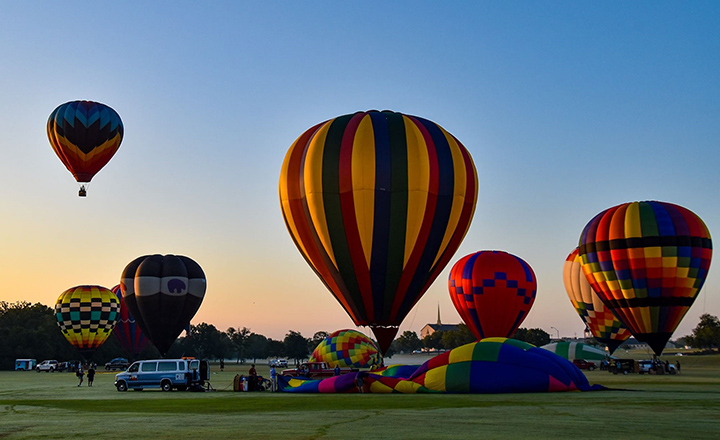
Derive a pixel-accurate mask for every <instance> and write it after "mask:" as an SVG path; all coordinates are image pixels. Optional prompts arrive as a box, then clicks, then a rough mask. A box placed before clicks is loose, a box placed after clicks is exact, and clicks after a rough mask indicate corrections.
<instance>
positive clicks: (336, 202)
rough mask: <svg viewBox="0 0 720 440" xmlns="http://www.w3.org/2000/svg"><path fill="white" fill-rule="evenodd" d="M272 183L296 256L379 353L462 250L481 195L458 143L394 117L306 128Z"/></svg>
mask: <svg viewBox="0 0 720 440" xmlns="http://www.w3.org/2000/svg"><path fill="white" fill-rule="evenodd" d="M279 186H280V204H281V208H282V212H283V217H284V219H285V224H286V225H287V229H288V231H289V233H290V235H291V236H292V238H293V241H294V242H295V244H296V246H297V248H298V250H299V251H300V252H301V253H302V255H303V256H304V257H305V260H306V261H307V262H308V264H309V265H310V266H311V267H312V269H313V270H314V271H315V273H316V274H317V275H318V276H319V277H320V279H321V280H322V281H323V283H324V284H325V285H326V286H327V288H328V289H329V290H330V291H331V292H332V294H333V295H334V296H335V298H336V299H337V300H338V302H340V304H341V305H342V307H343V308H344V309H345V311H346V312H347V313H348V315H350V317H351V318H352V320H353V322H354V323H355V324H356V325H360V326H365V325H367V326H370V328H371V329H372V331H373V333H374V334H375V337H376V338H377V341H378V345H379V348H380V350H381V351H383V352H384V351H386V350H387V349H388V348H389V346H390V343H391V342H392V340H393V338H394V337H395V335H396V334H397V331H398V326H399V325H400V324H401V323H402V321H403V319H404V318H405V317H406V316H407V314H408V313H409V311H410V310H411V309H412V308H413V306H414V305H415V304H416V303H417V301H418V300H419V299H420V297H421V296H422V295H423V294H424V293H425V291H426V290H427V289H428V288H429V287H430V285H431V284H432V282H433V281H434V280H435V278H436V277H437V276H438V275H439V274H440V272H441V271H442V270H443V268H444V267H445V265H447V263H448V261H449V260H450V258H451V257H452V255H453V254H454V253H455V251H456V250H457V248H458V246H459V245H460V242H461V241H462V239H463V237H464V236H465V233H466V232H467V229H468V227H469V225H470V221H471V220H472V217H473V213H474V211H475V203H476V200H477V190H478V189H477V188H478V183H477V175H476V171H475V166H474V164H473V161H472V159H471V157H470V154H469V153H468V151H467V150H466V149H465V147H464V146H463V145H462V144H461V143H460V141H458V140H457V139H456V138H455V137H453V136H452V135H451V134H450V133H448V132H447V131H445V130H444V129H443V128H442V127H440V126H439V125H437V124H435V123H433V122H431V121H428V120H426V119H423V118H419V117H416V116H410V115H404V114H401V113H395V112H391V111H383V112H378V111H368V112H358V113H355V114H349V115H344V116H339V117H337V118H334V119H331V120H328V121H326V122H323V123H320V124H318V125H316V126H314V127H312V128H310V129H309V130H307V131H306V132H305V133H303V134H302V135H301V136H300V137H299V138H298V139H297V140H296V141H295V143H293V145H292V146H291V147H290V149H289V150H288V152H287V155H286V156H285V160H284V163H283V165H282V170H281V174H280V185H279Z"/></svg>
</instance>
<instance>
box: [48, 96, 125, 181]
mask: <svg viewBox="0 0 720 440" xmlns="http://www.w3.org/2000/svg"><path fill="white" fill-rule="evenodd" d="M47 134H48V139H49V140H50V145H51V146H52V148H53V150H54V151H55V154H57V155H58V157H59V158H60V160H61V161H62V163H63V164H64V165H65V167H66V168H67V169H68V170H69V171H70V172H71V173H72V175H73V176H74V177H75V180H77V181H78V182H90V181H91V180H92V178H93V176H94V175H95V174H96V173H97V172H98V171H100V169H101V168H102V167H104V166H105V164H107V163H108V161H109V160H110V159H111V158H112V156H113V155H114V154H115V152H116V151H117V150H118V148H120V142H122V138H123V124H122V121H121V120H120V116H119V115H118V114H117V113H116V112H115V110H113V109H112V108H110V107H108V106H106V105H105V104H100V103H99V102H93V101H71V102H66V103H65V104H62V105H60V106H59V107H58V108H56V109H55V110H54V111H53V112H52V113H51V114H50V117H49V118H48V122H47Z"/></svg>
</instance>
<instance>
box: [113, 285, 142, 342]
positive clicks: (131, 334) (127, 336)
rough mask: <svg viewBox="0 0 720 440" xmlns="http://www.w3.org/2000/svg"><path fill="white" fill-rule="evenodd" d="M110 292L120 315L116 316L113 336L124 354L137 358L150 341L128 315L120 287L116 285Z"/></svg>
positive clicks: (130, 315) (128, 311)
mask: <svg viewBox="0 0 720 440" xmlns="http://www.w3.org/2000/svg"><path fill="white" fill-rule="evenodd" d="M112 292H113V293H114V294H115V296H117V299H118V301H119V302H120V315H119V316H118V320H117V324H115V330H114V331H113V335H115V337H116V338H117V340H118V342H120V345H122V347H123V350H125V352H126V353H128V354H130V355H132V356H137V355H139V354H140V352H142V351H143V350H144V349H145V347H147V344H148V342H150V341H149V340H148V338H147V337H146V336H145V333H143V332H142V330H141V329H140V326H139V325H137V321H136V320H135V318H134V317H133V315H132V313H130V309H128V307H127V306H126V305H125V301H124V300H123V297H122V291H121V289H120V285H119V284H118V285H117V286H115V287H113V288H112Z"/></svg>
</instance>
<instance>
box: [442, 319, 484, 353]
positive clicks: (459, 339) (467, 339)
mask: <svg viewBox="0 0 720 440" xmlns="http://www.w3.org/2000/svg"><path fill="white" fill-rule="evenodd" d="M443 333H444V334H443V336H442V345H443V348H446V349H448V350H452V349H453V348H456V347H460V346H461V345H465V344H469V343H471V342H475V341H476V340H477V338H476V337H475V335H473V333H472V331H470V329H469V328H468V326H466V325H465V324H459V325H458V327H457V329H456V330H450V331H446V332H443Z"/></svg>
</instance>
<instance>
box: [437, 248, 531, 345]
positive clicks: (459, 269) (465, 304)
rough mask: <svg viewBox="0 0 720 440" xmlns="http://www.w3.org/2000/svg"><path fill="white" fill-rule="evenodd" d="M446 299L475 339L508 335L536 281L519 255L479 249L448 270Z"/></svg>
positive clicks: (515, 326) (519, 320)
mask: <svg viewBox="0 0 720 440" xmlns="http://www.w3.org/2000/svg"><path fill="white" fill-rule="evenodd" d="M448 287H449V290H450V299H451V300H452V302H453V305H454V306H455V308H456V309H457V311H458V313H459V314H460V317H461V318H462V319H463V321H465V324H466V325H467V326H468V328H469V329H470V330H471V331H472V332H473V334H474V335H475V337H476V338H478V340H482V339H484V338H489V337H504V338H509V337H511V336H512V335H513V334H514V333H515V330H517V329H518V327H519V326H520V324H521V323H522V322H523V320H524V319H525V318H526V317H527V314H528V312H530V308H531V307H532V305H533V302H535V294H536V292H537V281H536V280H535V273H534V272H533V270H532V268H531V267H530V266H529V265H528V264H527V263H526V262H525V261H524V260H523V259H521V258H519V257H516V256H515V255H512V254H509V253H507V252H502V251H480V252H475V253H474V254H470V255H467V256H465V257H463V258H461V259H460V260H459V261H458V262H457V263H455V265H454V266H453V268H452V270H451V271H450V277H449V280H448Z"/></svg>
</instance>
